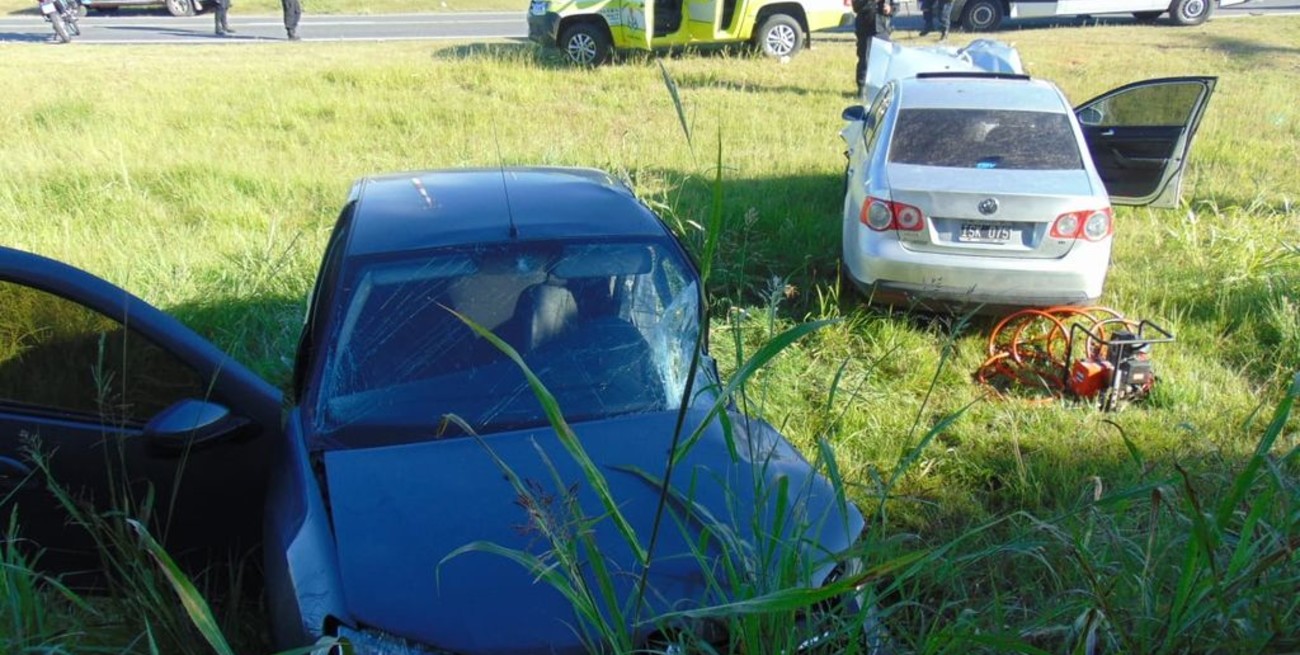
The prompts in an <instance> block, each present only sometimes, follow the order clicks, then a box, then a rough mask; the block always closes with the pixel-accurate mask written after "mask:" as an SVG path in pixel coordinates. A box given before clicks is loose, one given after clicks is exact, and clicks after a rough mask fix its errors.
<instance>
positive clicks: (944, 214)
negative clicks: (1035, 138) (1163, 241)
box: [887, 164, 1108, 259]
mask: <svg viewBox="0 0 1300 655" xmlns="http://www.w3.org/2000/svg"><path fill="white" fill-rule="evenodd" d="M887 174H888V176H889V187H890V193H891V198H890V200H892V201H893V202H901V203H905V204H908V205H913V206H915V207H917V208H919V209H920V210H921V212H922V213H924V214H925V216H926V221H925V225H924V228H923V229H922V230H920V231H918V232H899V233H898V235H899V240H900V242H901V243H902V245H903V247H904V248H906V249H907V250H912V251H916V252H936V253H938V252H942V253H951V254H966V255H979V256H987V257H1028V258H1042V259H1051V258H1059V257H1064V256H1065V255H1066V254H1068V253H1069V252H1070V249H1071V248H1072V247H1073V246H1074V243H1075V241H1074V240H1073V239H1059V238H1055V237H1052V236H1051V235H1050V233H1049V232H1050V230H1051V227H1052V223H1053V221H1055V220H1056V217H1058V216H1060V215H1061V214H1064V213H1067V212H1072V211H1082V210H1086V209H1102V208H1104V207H1106V206H1108V203H1107V202H1106V201H1105V200H1102V199H1099V198H1097V197H1096V195H1095V193H1094V189H1093V186H1092V183H1091V181H1090V180H1089V176H1088V173H1087V172H1086V171H1085V170H1082V169H1080V170H1063V171H1056V170H1047V171H1044V170H1007V169H987V170H986V169H965V168H962V169H955V168H947V167H936V166H919V165H914V164H889V166H888V170H887Z"/></svg>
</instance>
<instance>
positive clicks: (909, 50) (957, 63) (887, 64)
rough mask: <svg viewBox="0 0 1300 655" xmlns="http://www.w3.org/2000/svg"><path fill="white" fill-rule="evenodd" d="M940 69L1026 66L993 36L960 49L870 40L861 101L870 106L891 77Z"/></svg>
mask: <svg viewBox="0 0 1300 655" xmlns="http://www.w3.org/2000/svg"><path fill="white" fill-rule="evenodd" d="M939 72H954V73H1003V74H1009V75H1024V74H1025V67H1024V64H1022V63H1021V61H1020V53H1019V52H1017V51H1016V49H1015V48H1014V47H1012V46H1011V45H1008V44H1006V43H1003V42H1001V41H996V40H993V39H976V40H974V41H971V42H970V44H969V45H967V46H965V47H962V48H953V47H947V46H937V45H936V46H926V47H923V48H917V47H911V46H904V45H899V44H897V43H894V42H892V41H884V40H882V39H872V40H871V57H870V59H869V60H868V63H867V82H866V84H865V85H864V86H863V88H862V94H863V95H862V104H864V105H870V104H871V102H872V101H873V100H875V99H876V95H877V94H878V93H880V90H881V89H883V88H884V87H885V84H887V83H889V81H890V80H896V79H903V78H908V77H916V76H917V75H918V74H920V73H939Z"/></svg>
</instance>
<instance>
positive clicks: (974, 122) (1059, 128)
mask: <svg viewBox="0 0 1300 655" xmlns="http://www.w3.org/2000/svg"><path fill="white" fill-rule="evenodd" d="M889 161H890V162H893V163H898V164H917V165H921V166H946V167H952V168H981V169H983V168H987V169H1015V170H1073V169H1079V168H1082V167H1083V159H1082V157H1081V156H1080V153H1079V142H1078V139H1077V138H1076V137H1075V133H1074V130H1073V129H1072V126H1071V123H1070V118H1069V117H1068V116H1067V115H1066V114H1058V113H1050V112H1037V111H1007V110H984V109H978V110H977V109H921V108H913V109H903V110H901V111H899V112H898V118H897V120H896V122H895V127H894V133H893V139H892V141H891V143H890V147H889Z"/></svg>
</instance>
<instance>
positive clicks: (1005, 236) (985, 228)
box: [957, 223, 1011, 243]
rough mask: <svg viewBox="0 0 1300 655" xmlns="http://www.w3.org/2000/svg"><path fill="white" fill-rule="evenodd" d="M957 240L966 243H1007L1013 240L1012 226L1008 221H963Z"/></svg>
mask: <svg viewBox="0 0 1300 655" xmlns="http://www.w3.org/2000/svg"><path fill="white" fill-rule="evenodd" d="M957 240H958V241H964V242H966V243H1006V242H1008V241H1010V240H1011V226H1010V225H1007V224H1006V223H962V224H961V233H960V235H959V236H958V237H957Z"/></svg>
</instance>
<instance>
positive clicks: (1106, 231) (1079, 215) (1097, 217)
mask: <svg viewBox="0 0 1300 655" xmlns="http://www.w3.org/2000/svg"><path fill="white" fill-rule="evenodd" d="M1113 231H1114V220H1113V215H1112V214H1111V210H1110V207H1106V208H1104V209H1086V210H1084V211H1078V212H1069V213H1067V214H1061V215H1060V216H1057V217H1056V221H1055V222H1053V223H1052V231H1051V235H1052V236H1053V237H1054V238H1057V239H1086V240H1088V241H1101V240H1102V239H1105V238H1106V237H1108V236H1110V235H1111V233H1112V232H1113Z"/></svg>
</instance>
